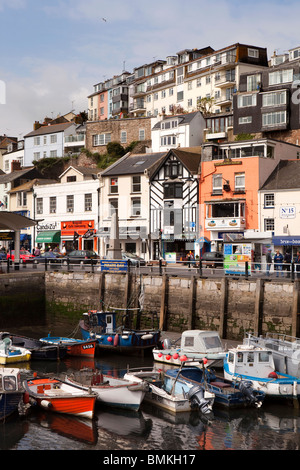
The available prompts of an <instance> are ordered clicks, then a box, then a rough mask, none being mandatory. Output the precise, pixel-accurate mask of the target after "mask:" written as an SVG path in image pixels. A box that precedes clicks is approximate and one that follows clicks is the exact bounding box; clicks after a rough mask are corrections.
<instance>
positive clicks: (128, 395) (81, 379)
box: [65, 370, 146, 411]
mask: <svg viewBox="0 0 300 470" xmlns="http://www.w3.org/2000/svg"><path fill="white" fill-rule="evenodd" d="M65 380H66V382H68V383H70V384H73V385H76V386H77V387H80V388H82V389H83V390H88V389H91V390H92V391H93V392H94V393H96V395H97V400H98V401H99V402H100V403H102V404H103V405H107V406H109V407H113V408H125V409H128V410H134V411H137V410H139V408H140V405H141V403H142V401H143V399H144V396H145V393H146V387H145V385H144V384H143V383H139V382H138V381H136V382H134V383H132V382H130V381H128V380H125V379H123V378H115V377H111V376H109V375H103V374H102V373H101V372H100V371H89V370H81V371H78V372H74V373H72V374H70V375H68V376H67V377H66V379H65Z"/></svg>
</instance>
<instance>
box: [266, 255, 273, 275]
mask: <svg viewBox="0 0 300 470" xmlns="http://www.w3.org/2000/svg"><path fill="white" fill-rule="evenodd" d="M266 261H267V276H270V268H271V264H272V253H271V248H269V249H268V252H267V256H266Z"/></svg>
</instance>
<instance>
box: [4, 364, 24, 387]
mask: <svg viewBox="0 0 300 470" xmlns="http://www.w3.org/2000/svg"><path fill="white" fill-rule="evenodd" d="M21 388H22V386H21V377H20V371H19V369H10V368H5V369H4V368H1V369H0V393H2V392H16V391H17V390H20V389H21Z"/></svg>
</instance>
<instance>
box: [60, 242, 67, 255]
mask: <svg viewBox="0 0 300 470" xmlns="http://www.w3.org/2000/svg"><path fill="white" fill-rule="evenodd" d="M66 252H67V251H66V245H65V244H63V246H62V249H61V253H62V255H64V256H65V254H66Z"/></svg>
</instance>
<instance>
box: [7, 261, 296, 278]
mask: <svg viewBox="0 0 300 470" xmlns="http://www.w3.org/2000/svg"><path fill="white" fill-rule="evenodd" d="M127 263H128V264H127V272H129V273H130V272H132V273H139V274H155V275H160V276H162V275H170V276H184V277H186V276H197V277H203V278H215V277H225V276H226V277H233V278H235V277H239V278H243V279H249V278H263V279H272V280H274V279H278V280H279V279H281V280H283V279H285V280H286V281H294V280H296V279H300V264H296V263H290V264H286V263H285V264H281V265H274V264H272V266H271V267H270V266H269V265H267V264H263V263H251V262H247V261H246V262H245V263H244V264H240V265H239V269H238V270H237V269H236V268H232V267H230V266H225V267H224V266H223V263H221V262H214V265H213V266H212V265H211V263H210V262H206V261H201V260H200V261H179V262H176V263H171V262H166V261H165V260H159V261H155V262H153V261H152V262H149V263H146V265H145V266H140V265H139V264H137V265H133V264H132V263H131V262H130V261H127ZM25 269H26V271H36V270H38V271H42V272H43V271H45V272H46V271H66V272H74V271H84V272H92V273H94V272H95V273H96V272H100V271H102V272H111V270H110V269H106V268H105V266H103V265H101V263H100V260H88V261H85V262H83V263H82V262H78V263H73V262H71V261H70V260H68V259H66V260H63V259H62V260H59V261H58V262H57V261H56V262H53V261H52V260H48V259H45V262H38V263H35V262H33V263H32V262H31V263H22V262H20V263H16V262H14V261H12V260H10V259H8V260H1V261H0V274H8V273H14V272H22V271H23V270H25Z"/></svg>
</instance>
